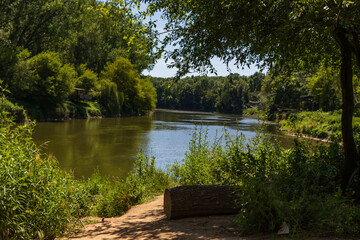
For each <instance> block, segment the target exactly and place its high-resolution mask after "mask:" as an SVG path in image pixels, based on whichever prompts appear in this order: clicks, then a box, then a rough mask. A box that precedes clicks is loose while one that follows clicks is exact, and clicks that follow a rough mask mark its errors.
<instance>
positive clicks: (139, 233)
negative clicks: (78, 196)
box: [71, 196, 263, 240]
mask: <svg viewBox="0 0 360 240" xmlns="http://www.w3.org/2000/svg"><path fill="white" fill-rule="evenodd" d="M233 218H234V216H229V215H227V216H210V217H197V218H184V219H178V220H167V219H166V216H165V214H164V211H163V196H159V197H157V198H156V199H155V200H154V201H152V202H148V203H145V204H141V205H138V206H134V207H132V208H131V209H130V210H129V211H128V212H127V213H126V214H125V215H123V216H120V217H115V218H105V219H104V222H102V221H101V219H100V218H96V220H98V223H96V224H87V225H85V227H84V228H83V229H82V231H81V233H80V234H78V235H77V236H76V237H73V238H71V239H79V240H80V239H94V240H95V239H96V240H100V239H230V240H231V239H241V238H239V236H238V233H237V232H236V226H235V224H234V223H233ZM252 239H263V238H252Z"/></svg>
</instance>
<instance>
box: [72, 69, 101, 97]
mask: <svg viewBox="0 0 360 240" xmlns="http://www.w3.org/2000/svg"><path fill="white" fill-rule="evenodd" d="M77 74H78V76H79V77H78V80H77V83H76V87H78V88H83V89H85V90H86V91H90V90H99V88H100V86H99V84H100V83H99V81H98V76H97V74H96V73H94V72H93V71H91V70H89V69H87V68H86V67H85V65H80V67H79V68H78V69H77Z"/></svg>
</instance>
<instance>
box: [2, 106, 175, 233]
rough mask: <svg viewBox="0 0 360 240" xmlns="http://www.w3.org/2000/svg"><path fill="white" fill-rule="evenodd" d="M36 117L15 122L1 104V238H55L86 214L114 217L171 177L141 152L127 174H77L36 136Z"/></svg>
mask: <svg viewBox="0 0 360 240" xmlns="http://www.w3.org/2000/svg"><path fill="white" fill-rule="evenodd" d="M33 127H34V123H33V122H31V121H27V122H25V123H24V124H15V123H14V122H13V121H12V119H11V118H10V116H9V114H8V112H7V111H5V109H4V108H2V107H1V106H0V239H2V240H7V239H54V238H55V237H57V236H61V235H64V234H65V233H71V232H72V231H73V230H74V229H75V228H76V227H78V223H79V221H78V220H79V219H80V218H81V217H84V216H88V215H95V216H101V217H112V216H116V215H121V214H123V213H124V212H125V211H126V210H127V209H129V207H130V206H132V205H134V204H138V203H141V202H143V201H145V200H147V199H149V198H152V197H153V196H155V195H157V194H160V193H162V192H163V190H164V189H165V188H166V187H169V186H171V184H172V182H173V180H172V178H171V177H170V175H169V174H167V173H165V172H163V171H160V170H158V169H156V168H155V161H154V159H153V158H152V159H150V158H149V157H148V156H144V155H142V154H139V155H138V158H137V160H136V164H135V167H134V169H133V170H132V171H131V172H130V173H129V176H128V177H127V178H126V180H122V179H117V178H111V179H109V178H105V177H101V176H100V175H99V174H98V173H95V174H94V175H93V176H92V177H91V178H90V179H87V180H75V179H74V177H73V175H72V174H71V173H69V172H65V171H63V170H61V169H60V167H59V164H58V162H57V160H56V158H55V157H54V156H52V155H46V154H43V153H41V152H40V150H39V149H38V148H37V146H36V145H35V144H34V142H33V140H32V132H33Z"/></svg>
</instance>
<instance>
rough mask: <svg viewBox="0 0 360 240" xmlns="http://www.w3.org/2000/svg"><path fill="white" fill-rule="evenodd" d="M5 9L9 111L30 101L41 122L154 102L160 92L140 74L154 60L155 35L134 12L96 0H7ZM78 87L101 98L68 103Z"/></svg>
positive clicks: (2, 45) (136, 110)
mask: <svg viewBox="0 0 360 240" xmlns="http://www.w3.org/2000/svg"><path fill="white" fill-rule="evenodd" d="M0 11H1V12H2V13H4V14H1V17H0V79H1V80H2V85H4V86H6V88H7V90H8V91H9V93H8V94H7V98H8V99H9V100H10V101H11V103H9V104H8V105H9V107H8V108H9V110H11V109H12V104H17V105H18V108H19V106H24V107H25V109H26V110H27V113H28V114H29V115H30V116H31V117H32V118H33V119H40V120H41V119H48V118H50V119H56V118H57V119H64V118H69V117H87V116H101V115H106V116H116V115H121V114H140V113H145V112H148V111H151V110H152V109H153V108H154V107H155V103H156V95H155V94H156V93H155V89H154V88H153V86H152V84H151V83H150V81H149V79H147V78H144V77H141V75H140V73H141V71H142V70H144V69H146V68H150V67H151V66H152V64H153V63H154V60H155V58H156V53H155V52H154V51H153V49H154V46H155V44H156V40H155V39H154V37H153V36H152V31H151V29H150V28H149V27H148V26H146V25H145V24H143V23H141V22H140V21H136V20H133V18H132V17H131V12H129V11H126V10H124V9H123V8H121V7H120V6H118V5H117V4H115V3H114V4H112V3H110V2H99V1H96V0H86V1H80V0H71V1H55V0H54V1H44V0H36V1H21V0H17V1H2V2H1V3H0ZM75 89H78V91H81V92H80V94H82V95H88V96H90V98H91V99H94V100H96V101H95V102H96V103H86V102H81V101H80V100H83V99H82V98H75V100H79V101H77V102H76V101H72V102H71V101H69V96H71V95H74V94H75ZM78 95H79V94H78ZM74 102H75V103H74ZM15 110H16V109H15ZM17 111H19V109H18V110H17Z"/></svg>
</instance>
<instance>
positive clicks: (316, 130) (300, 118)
mask: <svg viewBox="0 0 360 240" xmlns="http://www.w3.org/2000/svg"><path fill="white" fill-rule="evenodd" d="M280 126H281V128H282V129H285V130H289V131H291V132H293V133H294V134H303V135H306V136H310V137H314V138H322V139H326V138H328V139H340V138H341V111H335V112H321V111H316V112H299V113H293V114H290V115H289V116H288V117H287V119H285V120H282V121H280ZM353 129H354V133H355V134H356V133H359V132H360V118H359V117H354V118H353ZM356 137H358V136H356Z"/></svg>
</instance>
